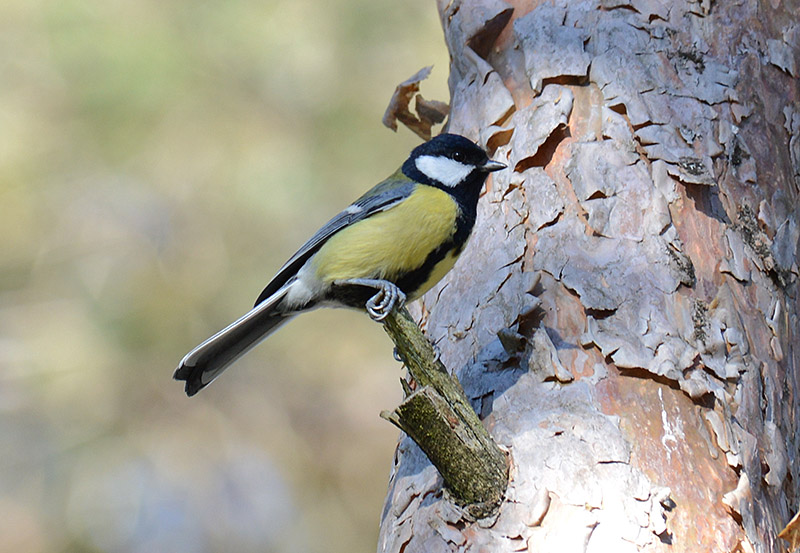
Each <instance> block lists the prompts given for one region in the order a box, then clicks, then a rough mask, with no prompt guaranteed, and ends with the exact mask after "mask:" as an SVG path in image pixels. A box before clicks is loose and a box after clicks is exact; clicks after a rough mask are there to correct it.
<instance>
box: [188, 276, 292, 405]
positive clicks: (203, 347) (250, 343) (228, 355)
mask: <svg viewBox="0 0 800 553" xmlns="http://www.w3.org/2000/svg"><path fill="white" fill-rule="evenodd" d="M286 291H287V290H286V288H284V289H282V290H280V291H278V292H276V293H275V294H274V295H273V296H272V297H270V298H268V299H267V300H265V301H264V302H262V303H260V304H258V305H257V306H256V307H255V308H253V309H252V310H251V311H249V312H248V313H247V314H246V315H244V316H243V317H241V318H240V319H238V320H236V321H235V322H233V323H231V324H230V325H228V326H227V327H226V328H224V329H222V330H220V331H219V332H217V333H216V334H214V335H213V336H212V337H211V338H209V339H208V340H206V341H205V342H203V343H202V344H200V345H199V346H197V347H196V348H194V349H193V350H192V351H190V352H189V353H188V354H187V355H186V357H184V358H183V359H182V360H181V362H180V364H179V365H178V368H177V369H176V370H175V374H174V375H173V378H174V379H175V380H185V381H186V395H188V396H193V395H195V394H196V393H197V392H199V391H200V390H202V389H203V388H205V387H206V386H208V385H209V384H210V383H211V381H212V380H214V379H215V378H217V377H218V376H219V375H220V374H222V371H224V370H225V369H227V368H228V366H229V365H230V364H231V363H233V362H234V361H236V360H237V359H238V358H239V357H241V356H242V355H244V354H245V353H247V352H248V351H250V349H252V348H253V347H255V346H256V345H258V343H259V342H261V341H262V340H263V339H264V338H266V337H267V336H269V335H270V334H272V333H273V332H275V331H276V330H277V329H278V327H280V326H281V325H282V324H283V323H285V322H287V321H288V320H289V319H291V318H292V316H294V313H293V312H289V313H286V312H284V311H279V310H278V309H277V306H278V304H279V303H280V300H281V299H283V296H284V295H285V294H286Z"/></svg>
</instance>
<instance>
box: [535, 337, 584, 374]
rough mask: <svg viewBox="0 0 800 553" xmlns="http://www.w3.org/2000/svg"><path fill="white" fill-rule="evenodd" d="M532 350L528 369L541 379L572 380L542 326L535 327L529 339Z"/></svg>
mask: <svg viewBox="0 0 800 553" xmlns="http://www.w3.org/2000/svg"><path fill="white" fill-rule="evenodd" d="M531 346H532V351H531V354H530V356H529V357H528V370H529V371H531V372H533V373H535V374H536V375H537V376H538V377H539V378H541V379H542V380H550V379H555V380H558V381H559V382H572V381H573V380H574V379H575V377H574V376H572V373H571V372H569V371H568V370H567V369H566V367H564V365H562V364H561V360H560V359H559V358H558V352H557V351H556V347H555V346H554V345H553V342H552V340H550V336H548V335H547V331H546V330H545V329H543V328H537V329H536V332H534V334H533V339H532V340H531Z"/></svg>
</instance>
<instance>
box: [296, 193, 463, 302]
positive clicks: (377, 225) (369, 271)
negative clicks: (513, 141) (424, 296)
mask: <svg viewBox="0 0 800 553" xmlns="http://www.w3.org/2000/svg"><path fill="white" fill-rule="evenodd" d="M457 216H458V205H457V204H456V203H455V201H454V200H453V198H452V197H451V196H450V195H449V194H447V193H446V192H444V191H442V190H439V189H438V188H433V187H430V186H424V185H417V188H416V189H415V190H414V192H413V193H412V194H411V195H410V196H409V197H408V198H406V199H405V200H403V202H402V203H400V204H398V205H396V206H394V207H392V208H391V209H389V210H387V211H384V212H382V213H377V214H375V215H373V216H371V217H368V218H367V219H364V220H362V221H359V222H357V223H355V224H353V225H350V226H349V227H347V228H345V229H342V230H341V231H339V232H338V233H336V234H335V235H334V236H332V237H331V238H330V239H328V241H327V242H326V243H325V244H324V245H323V246H322V248H320V250H319V252H317V254H316V255H315V256H314V258H313V260H312V264H313V268H314V270H315V273H316V275H317V277H318V278H320V280H322V281H323V282H326V283H330V282H332V281H334V280H339V279H349V278H378V279H388V280H395V279H396V278H398V277H399V276H401V275H403V274H404V273H407V272H408V271H411V270H414V269H416V268H418V267H420V266H422V264H423V263H424V262H425V260H426V258H427V257H428V255H429V254H430V253H431V252H432V251H433V250H435V249H436V248H437V247H439V246H440V245H441V244H443V243H444V242H447V241H448V240H449V239H451V238H452V236H453V234H454V233H455V230H456V218H457ZM450 257H451V256H447V257H446V258H445V259H444V260H442V261H441V262H440V263H439V264H437V266H436V267H435V268H434V271H433V272H434V273H437V274H438V278H437V279H436V280H437V281H438V279H439V278H441V277H442V276H443V275H444V274H445V273H446V272H447V271H448V270H449V269H450V267H452V265H453V263H454V262H455V259H454V258H453V259H452V260H450V259H449V258H450ZM431 277H433V275H431ZM429 280H432V278H431V279H429ZM429 287H430V286H428V288H429ZM412 299H413V298H412Z"/></svg>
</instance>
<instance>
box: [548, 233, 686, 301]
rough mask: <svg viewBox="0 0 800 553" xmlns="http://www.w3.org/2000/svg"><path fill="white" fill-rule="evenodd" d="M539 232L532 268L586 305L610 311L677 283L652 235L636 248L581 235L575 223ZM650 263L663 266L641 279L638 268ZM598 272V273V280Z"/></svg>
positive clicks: (661, 246)
mask: <svg viewBox="0 0 800 553" xmlns="http://www.w3.org/2000/svg"><path fill="white" fill-rule="evenodd" d="M557 227H560V228H557ZM551 229H552V230H551ZM539 235H540V238H539V244H538V248H537V249H538V253H537V255H536V257H534V268H535V269H540V270H545V271H547V272H549V273H550V274H552V275H553V276H556V277H557V278H558V277H560V278H561V280H562V282H563V283H564V284H565V285H566V286H567V287H568V288H570V289H571V290H574V291H575V292H576V293H577V294H578V295H579V296H580V298H581V303H582V304H583V305H584V307H586V308H587V309H597V310H614V309H617V308H618V307H619V306H620V305H621V304H622V302H623V301H625V300H626V299H631V300H633V299H636V298H639V297H641V296H642V295H643V294H645V291H646V290H658V291H661V292H662V293H670V292H673V291H674V290H675V289H677V287H678V284H680V281H679V280H678V279H676V278H675V277H674V276H673V275H672V274H670V271H669V270H668V268H669V266H670V263H671V261H670V259H669V257H668V256H667V254H666V250H665V245H664V243H663V242H662V241H661V240H660V239H658V238H652V239H650V240H646V241H645V245H646V247H645V248H640V247H639V246H638V245H637V243H635V242H631V241H628V240H621V239H608V238H600V237H591V236H586V235H585V234H583V232H582V230H581V229H580V228H578V227H577V226H576V227H574V228H573V229H571V230H567V228H565V227H562V226H561V225H556V226H554V227H548V228H545V229H543V230H542V231H540V234H539ZM653 263H658V264H663V265H664V268H665V269H667V270H665V271H661V272H660V273H661V274H659V275H658V277H657V278H656V279H655V280H653V279H652V275H649V276H648V277H647V279H646V280H645V279H643V278H642V277H641V275H642V274H644V273H643V272H642V271H640V270H639V269H638V267H640V266H641V264H646V265H650V264H653ZM598 274H603V275H604V278H603V279H598V278H597V275H598Z"/></svg>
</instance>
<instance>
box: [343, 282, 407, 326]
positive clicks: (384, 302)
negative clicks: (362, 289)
mask: <svg viewBox="0 0 800 553" xmlns="http://www.w3.org/2000/svg"><path fill="white" fill-rule="evenodd" d="M334 284H335V285H336V286H366V287H368V288H374V289H376V290H377V291H378V292H377V293H376V294H375V295H374V296H372V297H371V298H370V299H369V300H367V305H366V308H367V313H369V316H370V317H371V318H372V320H373V321H378V322H381V321H383V320H384V319H385V318H386V317H387V316H388V315H389V313H391V312H392V309H394V308H395V307H402V306H403V305H404V304H405V303H406V295H405V294H404V293H403V291H402V290H400V288H398V287H397V285H396V284H395V283H393V282H389V281H388V280H378V279H371V278H352V279H348V280H337V281H334Z"/></svg>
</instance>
